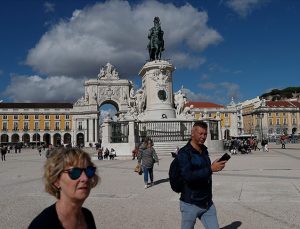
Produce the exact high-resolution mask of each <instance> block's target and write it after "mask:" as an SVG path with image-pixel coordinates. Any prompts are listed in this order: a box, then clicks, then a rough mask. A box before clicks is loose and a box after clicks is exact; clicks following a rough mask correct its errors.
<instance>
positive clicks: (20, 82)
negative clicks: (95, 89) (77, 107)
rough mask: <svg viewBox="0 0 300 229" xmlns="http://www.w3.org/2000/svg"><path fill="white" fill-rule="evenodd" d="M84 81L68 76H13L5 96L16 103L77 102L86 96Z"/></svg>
mask: <svg viewBox="0 0 300 229" xmlns="http://www.w3.org/2000/svg"><path fill="white" fill-rule="evenodd" d="M83 81H84V79H82V80H75V79H73V78H70V77H66V76H52V77H47V78H42V77H40V76H37V75H34V76H13V77H11V84H10V85H8V86H7V88H6V90H5V91H4V93H3V94H4V95H5V96H6V97H9V98H11V99H12V100H14V102H45V101H47V102H75V101H76V100H77V99H78V98H80V97H81V95H83V94H84V87H83V83H84V82H83Z"/></svg>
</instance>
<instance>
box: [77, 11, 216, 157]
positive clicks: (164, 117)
mask: <svg viewBox="0 0 300 229" xmlns="http://www.w3.org/2000/svg"><path fill="white" fill-rule="evenodd" d="M163 34H164V32H163V30H162V29H161V23H160V19H159V17H155V18H154V27H152V28H151V29H150V30H149V34H148V39H149V43H148V51H149V61H147V62H146V63H145V64H144V65H143V66H142V68H141V70H140V71H139V75H140V76H141V77H142V86H141V88H139V89H136V90H135V89H134V88H133V83H132V82H131V81H129V80H125V79H120V76H119V73H118V71H117V69H116V68H115V67H114V66H113V65H112V64H110V63H107V64H106V65H105V66H103V67H102V68H101V69H100V72H99V74H98V78H97V79H90V80H87V81H86V82H85V84H84V86H85V95H84V97H82V98H80V99H79V100H78V101H77V102H76V103H75V104H74V111H75V112H77V113H78V115H76V116H74V119H75V120H74V121H73V125H74V129H76V127H77V126H80V127H81V130H79V132H78V131H77V129H76V131H75V132H76V133H74V134H77V133H80V134H81V136H82V137H84V139H86V140H85V141H84V142H85V146H87V145H89V144H90V143H95V142H96V139H98V137H101V138H102V146H103V147H105V148H109V149H110V148H114V149H115V150H116V152H117V154H118V155H130V154H131V151H132V149H134V147H135V146H136V145H138V144H140V143H141V142H142V141H143V140H144V138H145V137H150V138H152V139H153V141H154V142H155V146H156V149H157V150H158V151H159V152H161V153H162V152H168V153H170V152H171V150H174V146H183V145H184V144H186V142H187V141H188V140H189V138H190V133H191V129H192V126H193V123H194V121H195V117H194V115H193V112H192V107H187V106H186V102H187V98H186V95H185V93H184V89H183V87H182V88H181V89H180V90H179V91H177V92H176V93H174V92H173V78H172V74H173V72H174V70H175V67H174V66H173V64H172V63H170V62H169V61H167V60H164V59H162V52H163V51H164V50H165V48H164V44H165V43H164V40H163ZM102 104H112V105H114V106H115V107H116V109H117V114H118V117H117V121H116V120H113V119H111V118H110V117H108V118H106V119H105V120H104V121H103V123H102V124H101V130H102V134H101V135H100V128H99V123H98V122H99V115H100V113H99V107H100V106H101V105H102ZM207 122H208V124H209V128H210V131H209V132H208V138H207V139H208V140H207V144H208V146H209V147H213V148H215V149H217V148H218V151H220V148H221V147H219V146H221V144H222V143H221V142H218V143H219V144H217V143H216V141H214V142H212V141H211V140H218V139H220V131H219V138H218V136H217V138H218V139H215V137H214V139H212V138H211V133H213V132H214V133H215V132H216V131H215V129H216V128H218V127H219V124H218V123H217V122H218V121H216V120H207ZM98 128H99V129H98ZM214 136H215V134H214Z"/></svg>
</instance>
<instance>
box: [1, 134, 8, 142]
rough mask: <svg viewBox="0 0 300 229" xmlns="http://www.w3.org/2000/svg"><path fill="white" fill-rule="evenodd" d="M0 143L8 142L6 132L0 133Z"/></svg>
mask: <svg viewBox="0 0 300 229" xmlns="http://www.w3.org/2000/svg"><path fill="white" fill-rule="evenodd" d="M1 143H8V135H7V134H2V135H1Z"/></svg>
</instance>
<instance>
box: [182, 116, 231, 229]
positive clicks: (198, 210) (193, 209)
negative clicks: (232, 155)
mask: <svg viewBox="0 0 300 229" xmlns="http://www.w3.org/2000/svg"><path fill="white" fill-rule="evenodd" d="M206 138H207V123H205V122H204V121H197V122H195V124H194V125H193V128H192V131H191V139H190V140H189V142H188V143H187V144H186V145H185V146H184V147H183V148H181V149H180V150H179V152H178V155H177V158H178V165H179V168H180V174H181V177H182V178H183V180H184V182H183V183H184V185H183V187H182V190H181V196H180V211H181V228H182V229H186V228H189V229H190V228H194V225H195V223H196V219H197V218H198V219H200V220H201V222H202V224H203V225H204V227H205V228H206V229H207V228H209V229H219V223H218V218H217V212H216V208H215V205H214V203H213V201H212V173H214V172H219V171H221V170H222V169H223V168H224V167H225V163H226V162H227V161H218V159H217V160H215V161H214V162H213V163H212V164H211V161H210V158H209V154H208V150H207V147H206V146H205V145H204V142H205V140H206Z"/></svg>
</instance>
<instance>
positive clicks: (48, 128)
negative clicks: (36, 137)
mask: <svg viewBox="0 0 300 229" xmlns="http://www.w3.org/2000/svg"><path fill="white" fill-rule="evenodd" d="M45 130H50V123H49V122H45Z"/></svg>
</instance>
